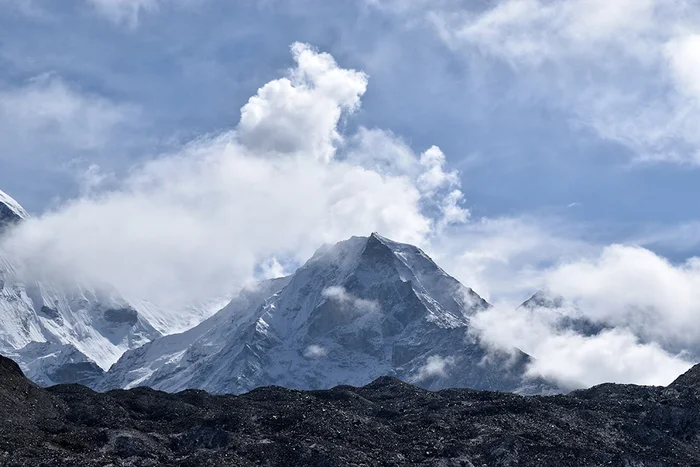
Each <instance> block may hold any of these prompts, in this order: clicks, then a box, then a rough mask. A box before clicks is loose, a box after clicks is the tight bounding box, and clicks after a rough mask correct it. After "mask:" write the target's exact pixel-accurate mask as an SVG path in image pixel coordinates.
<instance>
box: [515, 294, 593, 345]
mask: <svg viewBox="0 0 700 467" xmlns="http://www.w3.org/2000/svg"><path fill="white" fill-rule="evenodd" d="M518 309H520V310H528V311H530V312H531V313H542V312H543V313H545V315H547V316H545V318H547V319H548V320H550V321H552V323H553V325H554V326H555V327H556V328H557V329H558V330H560V331H571V332H575V333H577V334H581V335H583V336H594V335H596V334H599V333H600V332H602V331H603V330H605V329H606V325H605V323H600V322H596V321H594V320H592V319H591V318H589V317H587V316H585V315H584V314H583V313H582V312H581V310H580V309H579V308H578V307H577V306H576V304H575V303H573V302H572V301H571V300H567V299H566V298H565V297H564V296H562V295H559V294H556V293H554V292H552V291H551V290H549V289H542V290H538V291H537V292H535V294H534V295H533V296H532V297H530V298H529V299H527V300H525V301H524V302H523V303H522V304H521V305H520V306H519V307H518Z"/></svg>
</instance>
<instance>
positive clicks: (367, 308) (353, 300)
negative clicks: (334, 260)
mask: <svg viewBox="0 0 700 467" xmlns="http://www.w3.org/2000/svg"><path fill="white" fill-rule="evenodd" d="M322 295H323V296H324V297H326V298H330V299H331V300H335V301H336V302H338V303H340V304H342V305H346V306H349V307H350V308H353V309H355V310H357V311H360V312H362V313H374V312H377V311H379V303H378V302H376V301H373V300H364V299H362V298H358V297H355V296H354V295H352V294H350V293H348V292H347V291H346V290H345V289H344V288H343V287H328V288H327V289H324V290H323V294H322Z"/></svg>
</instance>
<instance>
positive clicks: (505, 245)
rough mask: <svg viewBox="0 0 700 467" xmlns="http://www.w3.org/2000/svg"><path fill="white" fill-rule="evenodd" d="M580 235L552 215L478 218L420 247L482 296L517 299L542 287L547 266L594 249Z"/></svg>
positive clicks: (589, 252)
mask: <svg viewBox="0 0 700 467" xmlns="http://www.w3.org/2000/svg"><path fill="white" fill-rule="evenodd" d="M585 236H586V232H585V231H582V230H580V229H578V228H576V227H574V226H571V225H566V224H562V223H561V222H559V221H556V220H554V219H545V218H537V217H532V216H519V217H499V218H492V219H490V218H482V219H476V220H472V221H470V222H467V223H464V224H457V225H455V226H452V227H451V228H449V229H445V230H444V231H443V233H442V234H441V235H438V236H435V237H433V238H431V241H430V244H429V245H427V246H426V247H425V250H426V251H427V252H428V253H429V254H430V255H431V257H433V258H434V259H435V261H436V262H437V263H438V264H440V265H441V266H442V267H443V268H445V270H446V271H447V272H449V273H450V274H452V275H454V276H455V277H457V278H458V279H459V280H460V281H461V282H462V283H463V284H465V285H467V286H469V287H471V288H473V289H474V290H476V291H477V292H478V293H479V294H480V295H481V296H483V297H484V298H486V299H487V300H495V301H499V302H501V301H504V300H507V301H511V302H517V301H518V300H520V301H522V300H524V298H525V297H527V296H528V295H529V294H532V293H533V292H534V291H535V290H537V289H539V288H541V287H544V286H545V285H546V284H545V283H546V278H545V276H544V272H545V271H547V270H548V269H549V268H551V267H553V266H555V265H556V264H559V263H560V262H562V261H567V260H571V259H575V258H580V257H582V256H590V255H593V254H596V253H597V252H599V251H600V249H601V247H600V246H599V245H598V244H597V243H596V242H594V241H587V240H585Z"/></svg>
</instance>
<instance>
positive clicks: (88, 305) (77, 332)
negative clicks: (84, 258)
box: [0, 192, 161, 385]
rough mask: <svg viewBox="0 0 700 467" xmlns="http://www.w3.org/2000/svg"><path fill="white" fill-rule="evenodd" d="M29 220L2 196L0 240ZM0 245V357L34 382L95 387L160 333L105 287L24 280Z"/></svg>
mask: <svg viewBox="0 0 700 467" xmlns="http://www.w3.org/2000/svg"><path fill="white" fill-rule="evenodd" d="M27 218H28V214H27V212H26V211H25V210H24V209H22V207H21V206H20V205H19V203H17V202H16V201H14V200H13V199H12V198H10V197H9V196H8V195H6V194H5V193H3V192H0V235H7V234H9V233H10V229H11V228H12V227H13V226H15V225H17V224H18V223H20V222H23V221H25V220H26V219H27ZM8 253H10V252H9V251H6V250H3V247H2V245H0V352H2V353H4V354H6V355H11V356H12V357H13V358H14V359H16V360H17V361H18V362H19V363H20V365H21V366H22V368H23V369H24V371H25V372H26V373H27V375H28V376H29V377H31V378H32V380H34V381H36V382H38V383H40V384H43V385H50V384H56V383H62V382H80V383H83V384H94V383H95V381H96V379H98V378H100V377H101V376H102V373H103V370H107V369H108V368H109V367H110V366H111V365H112V364H113V363H114V362H116V361H117V359H118V358H119V357H120V356H121V355H122V354H123V353H124V352H125V351H126V350H128V349H133V348H136V347H140V346H141V345H143V344H145V343H146V342H149V341H151V340H153V339H155V338H157V337H159V336H160V335H161V334H160V332H158V331H157V330H156V329H155V328H154V327H153V326H152V325H151V324H150V323H149V322H148V320H146V319H145V318H144V317H143V316H142V315H141V314H140V313H139V312H138V311H137V310H136V309H135V308H134V307H133V306H132V305H131V304H130V303H129V302H128V301H127V300H125V299H124V298H123V297H121V296H120V295H119V294H118V293H117V292H116V291H114V290H110V289H109V288H108V287H102V288H99V289H98V288H95V287H94V286H90V285H88V284H79V283H75V282H73V281H64V283H59V282H58V281H57V280H55V279H53V280H48V279H41V278H33V279H27V278H26V277H25V275H23V274H22V268H21V267H20V265H18V264H16V263H15V262H13V261H12V260H11V259H10V255H9V254H8Z"/></svg>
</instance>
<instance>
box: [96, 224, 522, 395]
mask: <svg viewBox="0 0 700 467" xmlns="http://www.w3.org/2000/svg"><path fill="white" fill-rule="evenodd" d="M488 306H489V305H488V304H487V303H486V302H485V301H484V300H483V299H481V297H479V296H478V295H477V294H476V293H475V292H474V291H472V290H471V289H469V288H466V287H464V286H463V285H461V284H460V283H459V282H458V281H457V280H455V279H454V278H452V277H450V276H449V275H448V274H446V273H445V272H444V271H443V270H442V269H440V268H439V267H438V266H437V265H436V264H435V263H434V262H433V261H432V260H431V259H430V258H428V257H427V256H426V255H425V254H424V253H423V252H422V251H421V250H420V249H418V248H416V247H413V246H410V245H405V244H400V243H396V242H393V241H390V240H388V239H386V238H383V237H381V236H379V235H377V234H372V235H371V236H369V237H353V238H351V239H349V240H346V241H344V242H340V243H338V244H336V245H335V246H332V247H329V246H325V247H323V248H321V249H320V250H319V251H317V252H316V254H315V255H314V256H313V257H312V258H311V259H310V260H309V261H308V262H307V263H306V264H305V265H304V266H302V267H301V268H300V269H299V270H298V271H297V272H296V273H295V274H294V275H292V276H290V277H287V278H282V279H276V280H272V281H266V282H263V283H261V284H259V285H258V286H257V287H255V288H249V289H246V290H244V291H243V292H242V293H241V295H240V296H239V297H237V298H236V299H235V300H234V301H232V302H231V304H230V305H229V306H227V307H226V308H224V309H223V310H222V311H221V312H219V313H218V314H216V315H214V316H213V317H212V318H210V319H209V320H207V321H205V322H203V323H202V324H200V325H199V326H197V327H196V328H194V329H192V330H190V331H188V332H186V333H183V334H178V335H172V336H168V337H164V338H160V339H156V340H155V341H153V342H151V343H149V344H147V345H145V346H143V347H141V348H139V349H136V350H132V351H129V352H127V353H126V354H124V356H123V357H122V358H121V359H120V360H119V361H118V362H117V363H116V364H115V365H114V366H113V367H112V368H111V369H110V371H109V373H108V375H107V378H106V379H105V380H104V382H103V383H102V385H101V388H102V389H109V388H116V387H132V386H135V385H148V386H152V387H155V388H157V389H163V390H167V391H179V390H182V389H186V388H200V389H205V390H208V391H211V392H215V393H224V392H232V393H240V392H244V391H248V390H250V389H252V388H254V387H257V386H264V385H281V386H286V387H290V388H327V387H332V386H335V385H339V384H352V385H362V384H367V383H369V382H370V381H372V380H373V379H375V378H377V377H380V376H384V375H392V376H396V377H399V378H401V379H404V380H406V381H410V382H413V383H416V384H419V385H421V386H423V387H427V388H431V389H439V388H445V387H472V388H484V389H486V388H488V389H499V390H517V389H518V388H519V387H520V386H521V384H522V379H521V375H522V374H523V369H524V366H525V364H526V363H527V360H528V357H527V356H526V355H524V354H520V355H517V356H515V357H511V356H506V355H492V354H489V353H488V352H487V350H486V349H485V348H483V347H482V346H480V345H479V343H478V342H476V341H474V340H473V339H471V338H469V337H468V333H467V330H468V327H469V319H470V316H471V315H472V314H474V313H476V312H477V311H479V310H482V309H484V308H485V307H488Z"/></svg>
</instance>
